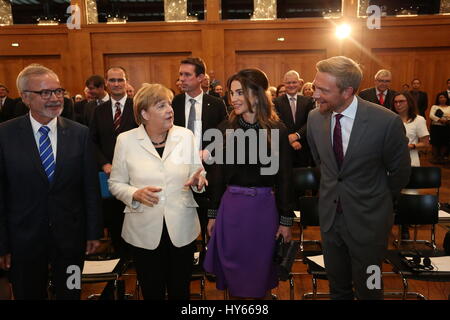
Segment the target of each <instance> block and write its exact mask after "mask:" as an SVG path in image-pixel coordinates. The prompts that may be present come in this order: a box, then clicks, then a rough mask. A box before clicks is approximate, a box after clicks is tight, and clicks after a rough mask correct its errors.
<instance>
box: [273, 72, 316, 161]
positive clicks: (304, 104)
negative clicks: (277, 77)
mask: <svg viewBox="0 0 450 320" xmlns="http://www.w3.org/2000/svg"><path fill="white" fill-rule="evenodd" d="M283 82H284V86H285V88H286V94H285V95H282V96H280V97H278V98H276V99H275V101H274V104H275V109H276V110H277V112H278V115H279V116H280V118H281V120H282V121H283V122H284V124H285V125H286V127H287V128H288V132H289V142H290V144H291V147H292V161H293V162H292V163H293V166H294V167H308V166H311V165H312V164H313V163H312V159H311V152H310V151H309V146H308V141H307V139H306V122H307V120H308V114H309V112H310V111H311V110H312V109H314V101H313V100H312V99H311V98H309V97H305V96H301V95H299V94H298V92H299V90H300V88H301V85H302V83H303V80H302V79H300V76H299V74H298V72H297V71H295V70H290V71H288V72H287V73H286V74H285V75H284V79H283Z"/></svg>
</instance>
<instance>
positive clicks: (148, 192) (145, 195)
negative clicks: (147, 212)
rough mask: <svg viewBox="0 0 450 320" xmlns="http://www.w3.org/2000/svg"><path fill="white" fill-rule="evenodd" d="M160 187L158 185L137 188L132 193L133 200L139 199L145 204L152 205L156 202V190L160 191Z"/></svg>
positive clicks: (157, 199) (157, 200)
mask: <svg viewBox="0 0 450 320" xmlns="http://www.w3.org/2000/svg"><path fill="white" fill-rule="evenodd" d="M161 190H162V189H161V188H160V187H151V186H149V187H145V188H142V189H139V190H137V191H136V192H135V193H133V200H136V201H139V202H140V203H142V204H145V205H146V206H149V207H153V206H154V205H155V204H158V202H159V198H158V196H157V194H156V193H157V192H160V191H161Z"/></svg>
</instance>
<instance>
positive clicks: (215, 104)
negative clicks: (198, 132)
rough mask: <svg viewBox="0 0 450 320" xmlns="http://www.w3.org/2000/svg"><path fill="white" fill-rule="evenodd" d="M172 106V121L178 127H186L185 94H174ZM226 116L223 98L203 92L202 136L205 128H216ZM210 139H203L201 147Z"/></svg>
mask: <svg viewBox="0 0 450 320" xmlns="http://www.w3.org/2000/svg"><path fill="white" fill-rule="evenodd" d="M172 108H173V112H174V121H173V123H174V124H175V125H177V126H180V127H186V114H185V108H186V94H185V93H181V94H179V95H176V96H175V97H174V98H173V101H172ZM226 118H227V110H226V106H225V104H224V103H223V100H222V99H220V98H217V97H213V96H211V95H209V94H203V102H202V136H203V134H204V133H205V131H206V130H208V129H211V128H217V127H218V125H219V123H221V122H222V121H224V120H225V119H226ZM209 143H211V142H210V141H203V139H202V149H204V148H205V147H206V146H208V144H209Z"/></svg>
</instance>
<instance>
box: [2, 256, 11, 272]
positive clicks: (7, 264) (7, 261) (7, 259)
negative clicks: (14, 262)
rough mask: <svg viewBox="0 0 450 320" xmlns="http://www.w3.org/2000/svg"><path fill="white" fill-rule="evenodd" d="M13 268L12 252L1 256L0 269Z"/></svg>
mask: <svg viewBox="0 0 450 320" xmlns="http://www.w3.org/2000/svg"><path fill="white" fill-rule="evenodd" d="M9 268H11V254H10V253H8V254H5V255H4V256H0V269H3V270H9Z"/></svg>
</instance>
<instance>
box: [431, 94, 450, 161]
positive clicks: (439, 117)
mask: <svg viewBox="0 0 450 320" xmlns="http://www.w3.org/2000/svg"><path fill="white" fill-rule="evenodd" d="M437 100H438V101H439V105H433V106H432V107H431V110H430V119H431V126H430V131H431V141H430V142H431V145H432V146H433V150H432V152H433V160H432V161H430V162H431V163H437V164H442V163H445V162H447V161H448V147H449V143H450V142H449V141H450V106H449V105H450V101H449V98H447V97H446V96H445V95H444V94H439V95H438V97H437Z"/></svg>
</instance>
